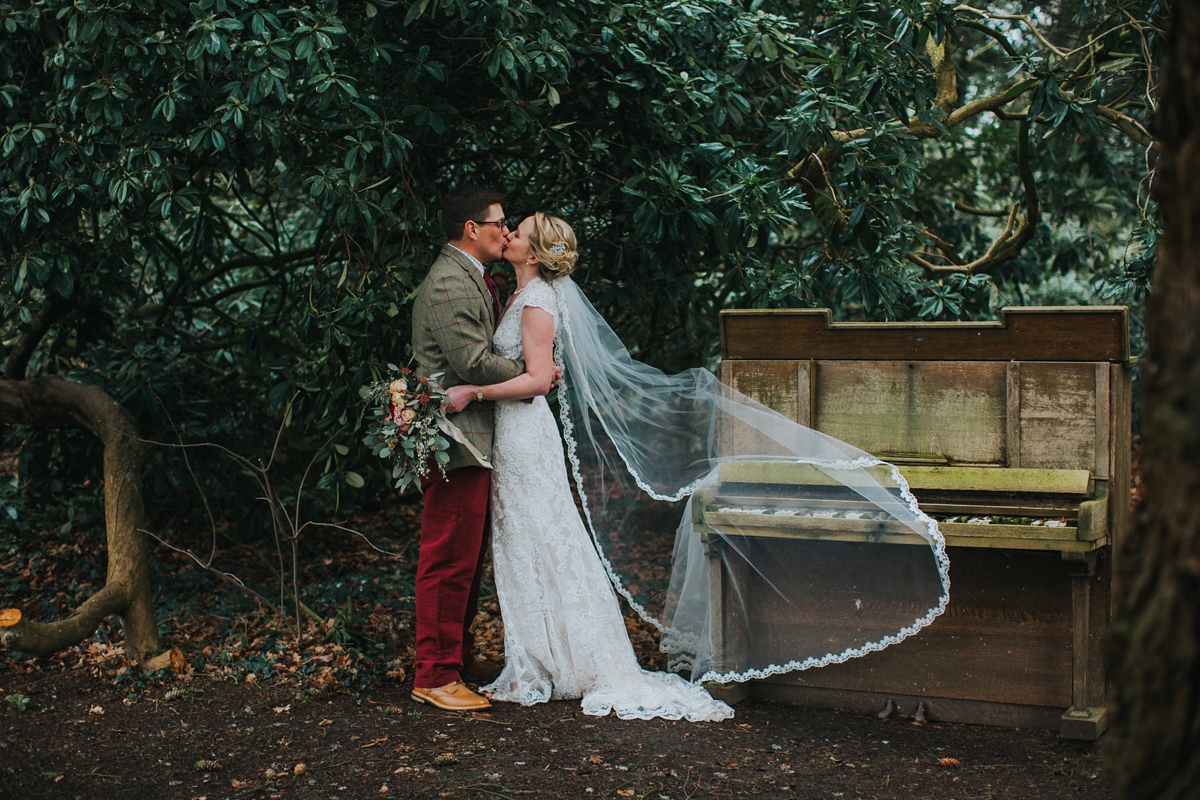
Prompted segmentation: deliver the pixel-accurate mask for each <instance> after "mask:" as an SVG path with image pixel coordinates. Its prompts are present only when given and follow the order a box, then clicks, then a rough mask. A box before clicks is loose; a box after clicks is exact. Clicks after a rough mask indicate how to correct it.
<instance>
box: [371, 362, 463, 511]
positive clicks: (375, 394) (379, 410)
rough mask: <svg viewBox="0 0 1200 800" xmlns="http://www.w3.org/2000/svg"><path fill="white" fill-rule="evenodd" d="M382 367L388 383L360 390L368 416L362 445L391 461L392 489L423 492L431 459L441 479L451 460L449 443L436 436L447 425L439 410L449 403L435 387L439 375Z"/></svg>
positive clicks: (440, 435) (373, 384)
mask: <svg viewBox="0 0 1200 800" xmlns="http://www.w3.org/2000/svg"><path fill="white" fill-rule="evenodd" d="M387 367H388V371H389V372H391V373H392V374H393V375H394V377H393V378H392V380H390V381H378V382H376V383H371V384H368V385H366V386H363V387H362V389H361V390H359V393H360V394H361V395H362V396H363V397H364V398H366V400H367V404H368V406H369V407H370V408H371V415H372V417H373V419H372V420H371V421H370V422H369V424H368V425H367V435H366V437H365V438H364V439H363V444H365V445H367V447H370V448H371V455H374V456H377V457H379V458H382V459H384V460H385V461H390V462H391V465H392V478H393V479H394V480H395V481H396V483H395V487H394V488H396V489H399V490H400V491H401V492H403V491H405V490H406V489H407V488H408V487H409V486H415V487H417V490H418V491H422V489H421V479H422V478H424V477H425V476H426V475H428V474H429V469H430V461H432V462H433V463H434V464H435V465H436V466H437V468H438V470H439V471H440V472H441V473H442V475H443V476H445V474H446V469H445V468H446V464H447V463H449V461H450V453H449V452H448V450H449V448H450V442H449V441H448V440H447V439H446V438H445V437H444V436H442V433H441V430H442V427H443V426H445V425H446V424H447V423H446V413H445V410H444V408H443V406H444V405H445V403H446V400H447V399H448V397H447V395H446V393H445V392H444V391H443V390H442V387H441V385H440V384H439V383H438V378H440V377H442V373H440V372H439V373H437V374H434V375H428V376H424V375H422V376H418V375H417V374H416V373H415V372H413V371H412V370H411V369H410V368H408V367H397V366H396V365H395V364H388V365H387Z"/></svg>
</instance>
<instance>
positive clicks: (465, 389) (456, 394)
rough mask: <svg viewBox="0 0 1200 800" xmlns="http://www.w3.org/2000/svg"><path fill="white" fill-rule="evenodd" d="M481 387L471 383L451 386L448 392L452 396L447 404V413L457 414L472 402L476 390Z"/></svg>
mask: <svg viewBox="0 0 1200 800" xmlns="http://www.w3.org/2000/svg"><path fill="white" fill-rule="evenodd" d="M478 388H479V387H477V386H472V385H470V384H469V383H467V384H463V385H462V386H451V387H450V388H449V389H447V390H446V394H448V395H449V396H450V402H449V403H448V404H447V405H446V413H447V414H457V413H458V412H459V411H462V410H463V409H464V408H466V407H467V406H469V405H470V404H471V401H472V400H474V399H475V392H476V391H477V390H478Z"/></svg>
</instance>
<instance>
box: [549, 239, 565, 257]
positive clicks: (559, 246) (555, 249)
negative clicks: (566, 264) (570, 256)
mask: <svg viewBox="0 0 1200 800" xmlns="http://www.w3.org/2000/svg"><path fill="white" fill-rule="evenodd" d="M546 252H548V253H549V254H550V255H552V256H561V255H562V254H563V253H565V252H567V243H566V242H555V243H554V244H552V245H550V249H549V250H547V251H546Z"/></svg>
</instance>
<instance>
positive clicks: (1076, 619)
mask: <svg viewBox="0 0 1200 800" xmlns="http://www.w3.org/2000/svg"><path fill="white" fill-rule="evenodd" d="M1063 558H1064V559H1066V560H1067V561H1071V562H1074V564H1075V566H1076V567H1077V569H1076V570H1075V571H1073V572H1072V573H1071V575H1070V577H1071V617H1072V619H1071V632H1072V637H1073V638H1072V642H1071V655H1072V667H1071V707H1070V708H1068V709H1067V710H1066V712H1065V713H1064V714H1063V715H1062V721H1061V723H1060V725H1059V731H1058V735H1059V736H1060V737H1061V738H1063V739H1079V740H1083V741H1095V740H1096V739H1099V738H1100V735H1101V734H1103V733H1104V731H1105V730H1107V728H1108V716H1107V713H1106V709H1105V707H1104V706H1089V705H1088V699H1089V697H1090V696H1091V694H1092V692H1091V688H1092V687H1090V685H1089V680H1090V678H1089V670H1090V667H1091V660H1090V659H1091V628H1092V626H1091V618H1092V609H1091V603H1092V584H1093V583H1094V582H1095V578H1096V553H1095V552H1094V551H1093V552H1090V553H1066V552H1064V553H1063Z"/></svg>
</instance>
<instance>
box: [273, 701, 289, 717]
mask: <svg viewBox="0 0 1200 800" xmlns="http://www.w3.org/2000/svg"><path fill="white" fill-rule="evenodd" d="M271 710H272V711H274V712H275V713H276V714H286V713H287V712H289V711H291V710H292V704H291V703H288V704H287V705H286V706H275V708H273V709H271Z"/></svg>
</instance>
